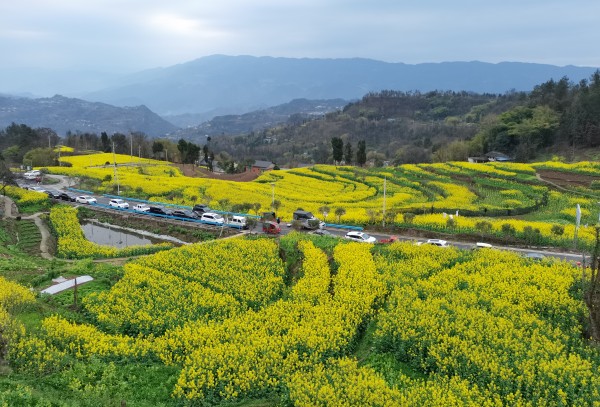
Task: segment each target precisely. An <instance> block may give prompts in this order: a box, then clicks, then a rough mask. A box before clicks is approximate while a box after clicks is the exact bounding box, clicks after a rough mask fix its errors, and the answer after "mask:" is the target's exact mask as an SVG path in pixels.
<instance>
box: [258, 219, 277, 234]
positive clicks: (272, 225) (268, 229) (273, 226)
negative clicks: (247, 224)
mask: <svg viewBox="0 0 600 407" xmlns="http://www.w3.org/2000/svg"><path fill="white" fill-rule="evenodd" d="M262 231H263V233H266V234H268V235H278V234H279V233H281V228H280V227H279V225H278V224H277V222H273V221H265V222H263V226H262Z"/></svg>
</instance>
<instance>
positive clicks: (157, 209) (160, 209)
mask: <svg viewBox="0 0 600 407" xmlns="http://www.w3.org/2000/svg"><path fill="white" fill-rule="evenodd" d="M148 212H150V213H153V214H155V215H171V211H170V210H168V209H165V208H163V207H162V206H151V207H150V210H149V211H148Z"/></svg>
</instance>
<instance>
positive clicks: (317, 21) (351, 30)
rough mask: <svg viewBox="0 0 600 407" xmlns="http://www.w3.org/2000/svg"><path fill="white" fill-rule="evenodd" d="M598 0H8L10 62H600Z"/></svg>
mask: <svg viewBox="0 0 600 407" xmlns="http://www.w3.org/2000/svg"><path fill="white" fill-rule="evenodd" d="M599 19H600V2H599V1H592V0H571V1H566V0H560V1H555V0H543V1H542V0H519V1H516V0H499V1H485V0H454V1H449V0H438V1H435V0H423V1H415V0H413V1H405V0H371V1H369V0H361V1H357V0H213V1H210V0H12V1H11V0H3V1H2V2H1V3H0V55H2V62H1V64H2V65H4V68H5V69H15V68H16V69H22V68H35V67H41V66H44V67H46V68H51V69H69V70H79V69H86V70H88V69H89V70H94V71H110V72H115V73H116V72H118V73H125V72H134V71H137V70H142V69H146V68H153V67H159V66H160V67H166V66H170V65H174V64H177V63H182V62H187V61H190V60H193V59H196V58H199V57H202V56H206V55H212V54H226V55H254V56H265V55H269V56H281V57H316V58H339V57H364V58H372V59H377V60H383V61H388V62H405V63H410V64H414V63H420V62H441V61H472V60H479V61H484V62H501V61H521V62H538V63H547V64H553V65H561V66H562V65H579V66H593V67H600V52H598V51H599V49H600V25H599V23H598V21H599Z"/></svg>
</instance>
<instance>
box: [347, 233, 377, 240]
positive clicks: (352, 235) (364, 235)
mask: <svg viewBox="0 0 600 407" xmlns="http://www.w3.org/2000/svg"><path fill="white" fill-rule="evenodd" d="M344 237H345V238H346V239H348V240H354V241H355V242H362V243H375V242H376V241H377V239H375V238H374V237H373V236H371V235H369V234H367V233H365V232H354V231H352V232H348V233H346V235H345V236H344Z"/></svg>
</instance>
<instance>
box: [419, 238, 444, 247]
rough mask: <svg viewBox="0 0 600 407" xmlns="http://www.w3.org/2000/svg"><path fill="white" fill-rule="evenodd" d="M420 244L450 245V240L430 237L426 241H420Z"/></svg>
mask: <svg viewBox="0 0 600 407" xmlns="http://www.w3.org/2000/svg"><path fill="white" fill-rule="evenodd" d="M417 244H418V245H427V244H429V245H432V246H438V247H450V246H448V242H447V241H445V240H442V239H428V240H427V241H426V242H419V243H417Z"/></svg>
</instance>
